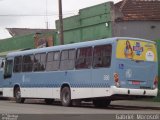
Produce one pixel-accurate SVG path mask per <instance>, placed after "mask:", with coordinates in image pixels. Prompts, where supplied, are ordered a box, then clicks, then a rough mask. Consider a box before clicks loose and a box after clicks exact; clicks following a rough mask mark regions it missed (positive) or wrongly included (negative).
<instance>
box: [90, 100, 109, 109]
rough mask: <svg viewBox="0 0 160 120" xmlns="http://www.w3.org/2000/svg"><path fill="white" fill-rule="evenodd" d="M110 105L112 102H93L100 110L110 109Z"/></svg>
mask: <svg viewBox="0 0 160 120" xmlns="http://www.w3.org/2000/svg"><path fill="white" fill-rule="evenodd" d="M110 103H111V101H110V100H93V104H94V106H95V107H98V108H103V107H108V106H109V105H110Z"/></svg>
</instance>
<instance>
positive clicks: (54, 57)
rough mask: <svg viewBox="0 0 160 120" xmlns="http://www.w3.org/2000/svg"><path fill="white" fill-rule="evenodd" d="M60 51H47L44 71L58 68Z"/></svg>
mask: <svg viewBox="0 0 160 120" xmlns="http://www.w3.org/2000/svg"><path fill="white" fill-rule="evenodd" d="M59 62H60V52H59V51H55V52H49V53H48V54H47V63H46V71H56V70H58V69H59Z"/></svg>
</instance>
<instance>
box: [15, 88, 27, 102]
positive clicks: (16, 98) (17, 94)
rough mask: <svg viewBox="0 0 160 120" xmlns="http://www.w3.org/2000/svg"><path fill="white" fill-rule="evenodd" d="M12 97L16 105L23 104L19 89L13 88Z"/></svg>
mask: <svg viewBox="0 0 160 120" xmlns="http://www.w3.org/2000/svg"><path fill="white" fill-rule="evenodd" d="M14 95H15V100H16V103H24V101H25V99H24V98H21V91H20V88H19V87H16V88H15V91H14Z"/></svg>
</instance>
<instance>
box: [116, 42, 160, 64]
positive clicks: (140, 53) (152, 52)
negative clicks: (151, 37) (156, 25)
mask: <svg viewBox="0 0 160 120" xmlns="http://www.w3.org/2000/svg"><path fill="white" fill-rule="evenodd" d="M116 57H117V58H118V59H131V60H135V61H152V62H156V61H157V52H156V45H155V44H154V43H152V42H147V41H137V40H118V42H117V49H116Z"/></svg>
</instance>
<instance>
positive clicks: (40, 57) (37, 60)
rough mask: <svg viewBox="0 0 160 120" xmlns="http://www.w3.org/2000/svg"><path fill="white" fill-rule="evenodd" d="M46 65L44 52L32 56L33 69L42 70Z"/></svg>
mask: <svg viewBox="0 0 160 120" xmlns="http://www.w3.org/2000/svg"><path fill="white" fill-rule="evenodd" d="M45 65H46V53H40V54H36V55H35V57H34V71H44V70H45Z"/></svg>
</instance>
